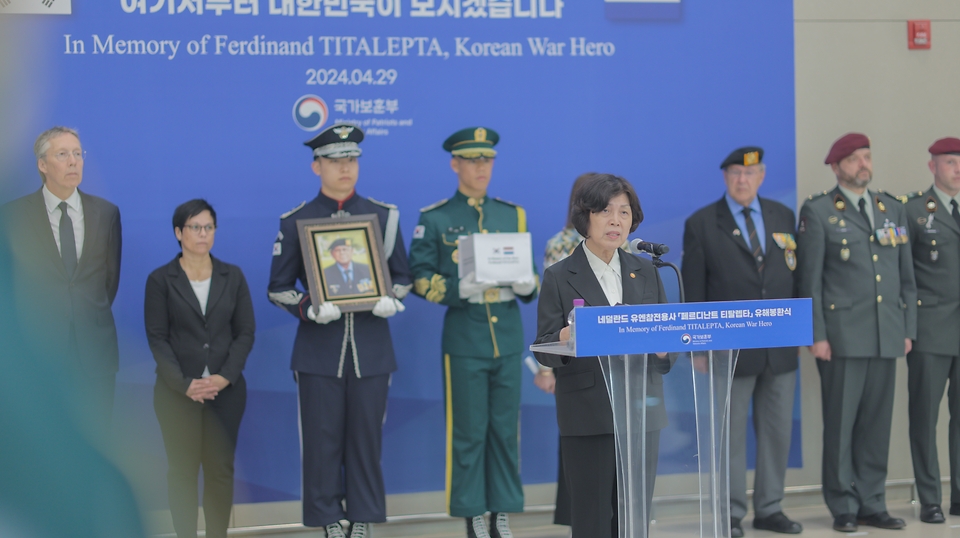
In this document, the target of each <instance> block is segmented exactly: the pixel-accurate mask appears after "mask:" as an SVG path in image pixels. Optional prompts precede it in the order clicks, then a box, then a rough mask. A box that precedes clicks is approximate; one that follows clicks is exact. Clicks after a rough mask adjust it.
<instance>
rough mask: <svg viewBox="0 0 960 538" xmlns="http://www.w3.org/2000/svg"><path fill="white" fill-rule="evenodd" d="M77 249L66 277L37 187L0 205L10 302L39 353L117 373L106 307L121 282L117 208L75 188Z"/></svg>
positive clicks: (110, 316) (90, 369)
mask: <svg viewBox="0 0 960 538" xmlns="http://www.w3.org/2000/svg"><path fill="white" fill-rule="evenodd" d="M80 199H81V201H82V203H83V222H84V236H83V251H82V253H81V255H80V259H79V260H78V263H77V268H76V270H75V271H74V273H73V277H72V278H67V272H66V269H65V268H64V266H63V259H62V258H61V257H60V252H59V251H58V250H57V243H56V241H55V240H54V237H53V230H52V229H51V228H50V219H49V217H48V216H47V208H46V206H45V205H44V202H43V193H42V192H41V191H40V190H37V191H36V192H34V193H32V194H28V195H27V196H24V197H22V198H18V199H16V200H14V201H12V202H10V203H8V204H6V205H4V206H3V207H2V208H0V213H2V216H3V220H4V231H5V232H6V233H7V234H8V237H7V241H8V244H9V246H10V252H11V255H12V258H13V263H12V272H13V277H14V282H15V283H16V287H15V291H14V294H13V295H14V308H16V312H17V315H18V318H19V322H20V324H21V330H22V331H24V333H23V334H26V335H28V337H27V340H28V341H29V342H30V343H31V345H32V346H33V347H34V349H35V350H36V351H37V352H38V353H39V354H40V355H41V356H43V357H45V358H47V359H51V360H54V361H67V362H66V364H68V365H70V366H72V365H76V364H77V363H79V365H80V367H81V368H82V369H83V370H85V371H87V372H88V373H91V374H93V375H106V374H113V373H116V371H117V369H118V368H119V362H120V352H119V349H118V346H117V329H116V326H115V325H114V321H113V312H112V310H111V307H112V305H113V300H114V298H115V297H116V296H117V287H118V286H119V283H120V249H121V230H120V210H118V209H117V206H115V205H113V204H111V203H110V202H108V201H106V200H104V199H102V198H98V197H96V196H91V195H89V194H86V193H84V192H80Z"/></svg>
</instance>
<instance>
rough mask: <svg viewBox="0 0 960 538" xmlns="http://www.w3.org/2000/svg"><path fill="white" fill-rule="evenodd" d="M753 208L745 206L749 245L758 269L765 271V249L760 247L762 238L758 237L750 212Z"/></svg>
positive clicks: (744, 214)
mask: <svg viewBox="0 0 960 538" xmlns="http://www.w3.org/2000/svg"><path fill="white" fill-rule="evenodd" d="M752 211H753V209H752V208H749V207H745V208H743V218H744V220H746V221H747V246H748V247H750V251H751V252H753V259H755V260H757V271H759V272H761V273H762V272H763V250H762V249H761V248H760V238H758V237H757V227H756V226H754V224H753V217H751V216H750V213H751V212H752Z"/></svg>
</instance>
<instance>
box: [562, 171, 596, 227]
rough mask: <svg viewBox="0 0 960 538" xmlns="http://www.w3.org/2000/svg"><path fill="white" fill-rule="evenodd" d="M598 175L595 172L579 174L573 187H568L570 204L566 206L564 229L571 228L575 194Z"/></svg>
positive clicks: (575, 199)
mask: <svg viewBox="0 0 960 538" xmlns="http://www.w3.org/2000/svg"><path fill="white" fill-rule="evenodd" d="M599 175H600V174H598V173H596V172H587V173H586V174H580V175H579V176H578V177H577V179H576V180H574V182H573V187H570V203H569V204H568V205H567V224H566V225H565V226H564V228H573V208H574V207H575V202H576V201H577V192H579V191H580V189H582V188H583V186H584V185H586V184H587V183H588V182H590V180H592V179H594V178H595V177H597V176H599Z"/></svg>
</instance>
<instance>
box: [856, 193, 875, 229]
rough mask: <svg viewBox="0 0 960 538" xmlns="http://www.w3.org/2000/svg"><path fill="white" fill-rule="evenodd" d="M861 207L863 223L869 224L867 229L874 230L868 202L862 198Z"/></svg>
mask: <svg viewBox="0 0 960 538" xmlns="http://www.w3.org/2000/svg"><path fill="white" fill-rule="evenodd" d="M859 205H860V215H862V216H863V221H864V222H866V223H867V228H870V229H873V224H871V223H870V217H869V216H868V215H867V201H866V200H865V199H863V198H861V199H860V203H859Z"/></svg>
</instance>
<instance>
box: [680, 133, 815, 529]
mask: <svg viewBox="0 0 960 538" xmlns="http://www.w3.org/2000/svg"><path fill="white" fill-rule="evenodd" d="M720 169H721V170H723V180H724V183H725V184H726V187H727V192H726V193H725V194H724V195H723V197H722V198H721V199H720V200H718V201H717V202H714V203H712V204H710V205H708V206H706V207H704V208H702V209H700V210H699V211H697V212H696V213H694V214H693V215H691V216H690V218H689V219H687V222H686V226H685V228H684V234H683V271H682V273H683V284H684V287H685V288H686V299H687V301H692V302H693V301H741V300H752V299H783V298H790V297H793V296H794V290H795V287H794V280H793V271H794V269H796V267H797V256H796V248H797V244H796V240H795V237H794V234H795V222H796V219H795V217H794V214H793V211H792V210H791V209H789V208H787V207H786V206H785V205H783V204H781V203H779V202H775V201H773V200H770V199H769V198H761V197H760V196H758V195H757V192H758V191H759V189H760V185H762V184H763V179H764V177H765V175H766V165H765V164H764V163H763V149H762V148H759V147H753V146H748V147H743V148H739V149H736V150H734V151H733V152H732V153H730V155H728V156H727V158H726V159H724V160H723V162H722V163H720ZM705 361H706V358H705V357H694V366H695V367H698V369H700V370H702V371H705V370H706V362H705ZM796 383H797V348H795V347H784V348H774V349H744V350H742V351H740V356H739V358H738V360H737V367H736V370H735V371H734V379H733V386H732V387H731V389H730V529H731V536H734V537H736V536H743V528H742V527H741V520H742V519H743V517H744V516H746V514H747V415H748V414H749V411H750V402H751V400H752V401H753V424H754V429H755V430H756V435H757V464H756V477H755V479H754V490H753V491H754V493H753V510H754V519H753V526H754V528H757V529H764V530H770V531H774V532H780V533H787V534H797V533H799V532H801V531H802V530H803V527H802V526H801V525H800V524H799V523H797V522H794V521H791V520H790V519H789V518H787V516H785V515H784V514H783V510H782V509H781V506H780V502H781V501H782V500H783V487H784V480H785V476H786V472H787V457H788V455H789V452H790V434H791V430H792V425H793V420H792V419H793V395H794V387H795V386H796Z"/></svg>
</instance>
